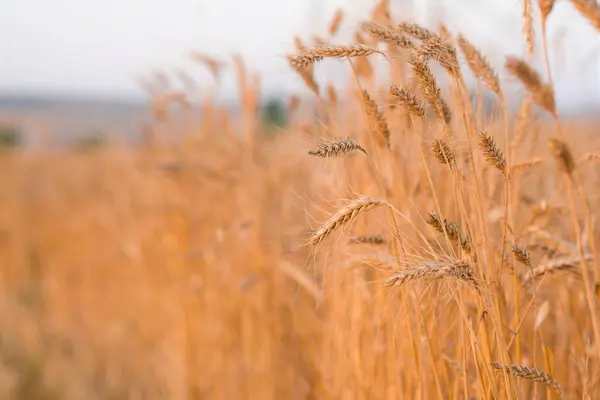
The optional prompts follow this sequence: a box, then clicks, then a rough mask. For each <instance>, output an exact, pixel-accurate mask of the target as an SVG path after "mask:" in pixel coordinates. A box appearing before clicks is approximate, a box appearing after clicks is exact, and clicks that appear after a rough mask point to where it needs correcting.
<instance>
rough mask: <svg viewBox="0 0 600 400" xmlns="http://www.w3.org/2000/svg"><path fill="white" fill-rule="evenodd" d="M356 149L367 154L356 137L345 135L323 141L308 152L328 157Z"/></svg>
mask: <svg viewBox="0 0 600 400" xmlns="http://www.w3.org/2000/svg"><path fill="white" fill-rule="evenodd" d="M355 150H358V151H360V152H362V153H364V154H367V152H366V151H365V149H364V148H363V147H362V146H361V145H360V144H358V143H357V142H356V141H355V140H354V139H351V138H349V137H345V138H340V139H338V140H335V141H331V142H322V143H320V144H319V145H318V146H317V147H315V148H314V149H311V150H309V151H308V154H310V155H311V156H315V157H322V158H328V157H336V156H343V155H346V154H349V153H351V152H353V151H355Z"/></svg>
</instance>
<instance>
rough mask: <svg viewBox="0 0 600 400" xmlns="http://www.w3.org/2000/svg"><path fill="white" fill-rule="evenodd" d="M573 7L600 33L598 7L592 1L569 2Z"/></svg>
mask: <svg viewBox="0 0 600 400" xmlns="http://www.w3.org/2000/svg"><path fill="white" fill-rule="evenodd" d="M571 3H573V6H575V8H576V9H577V11H579V13H580V14H581V15H583V16H584V17H585V18H586V19H587V20H588V21H590V23H591V24H592V25H593V26H594V27H595V28H596V29H597V30H598V31H600V5H598V3H596V1H594V0H571Z"/></svg>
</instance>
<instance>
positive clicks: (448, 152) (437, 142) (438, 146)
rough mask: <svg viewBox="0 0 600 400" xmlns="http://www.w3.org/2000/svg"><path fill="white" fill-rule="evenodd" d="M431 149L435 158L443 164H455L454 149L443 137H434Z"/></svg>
mask: <svg viewBox="0 0 600 400" xmlns="http://www.w3.org/2000/svg"><path fill="white" fill-rule="evenodd" d="M431 150H432V151H433V155H434V156H435V158H437V159H438V161H439V162H440V163H442V164H453V163H454V160H456V153H455V152H454V149H453V148H452V147H451V146H450V144H448V142H446V141H445V140H443V139H434V140H433V144H432V145H431Z"/></svg>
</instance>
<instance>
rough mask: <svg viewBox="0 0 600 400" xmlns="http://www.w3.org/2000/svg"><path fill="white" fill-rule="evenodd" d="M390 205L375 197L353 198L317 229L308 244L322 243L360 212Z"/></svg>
mask: <svg viewBox="0 0 600 400" xmlns="http://www.w3.org/2000/svg"><path fill="white" fill-rule="evenodd" d="M384 205H388V206H389V203H388V202H387V201H385V200H383V199H378V198H375V197H368V196H363V197H360V198H358V199H356V200H352V201H351V202H350V203H348V204H347V205H345V206H344V207H342V208H340V209H339V210H337V211H336V212H335V213H334V214H333V215H332V216H331V217H330V218H329V219H328V220H327V221H326V222H325V224H323V226H321V227H320V228H318V229H316V230H315V231H314V232H313V234H312V235H311V236H310V238H309V239H308V244H311V245H313V246H315V245H317V244H319V243H321V242H322V241H323V240H324V239H325V238H326V237H328V236H330V235H331V234H332V233H333V232H334V231H336V230H337V229H339V228H341V227H344V226H346V225H348V224H349V223H350V222H352V221H353V220H355V219H356V218H357V217H358V216H359V215H360V214H362V213H364V212H366V211H369V210H371V209H373V208H377V207H381V206H384Z"/></svg>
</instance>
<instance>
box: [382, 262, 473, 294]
mask: <svg viewBox="0 0 600 400" xmlns="http://www.w3.org/2000/svg"><path fill="white" fill-rule="evenodd" d="M448 278H453V279H458V280H461V281H464V282H467V283H469V284H471V285H473V286H474V287H475V288H479V285H478V283H477V280H476V278H475V274H474V272H473V268H472V267H471V265H470V264H469V260H467V259H462V260H447V261H438V262H432V263H425V264H417V265H408V266H407V267H406V268H404V269H402V270H401V271H399V272H396V273H395V274H393V275H392V276H390V277H389V278H388V279H387V280H386V282H385V286H400V285H403V284H405V283H408V282H411V281H415V280H420V279H448Z"/></svg>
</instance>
